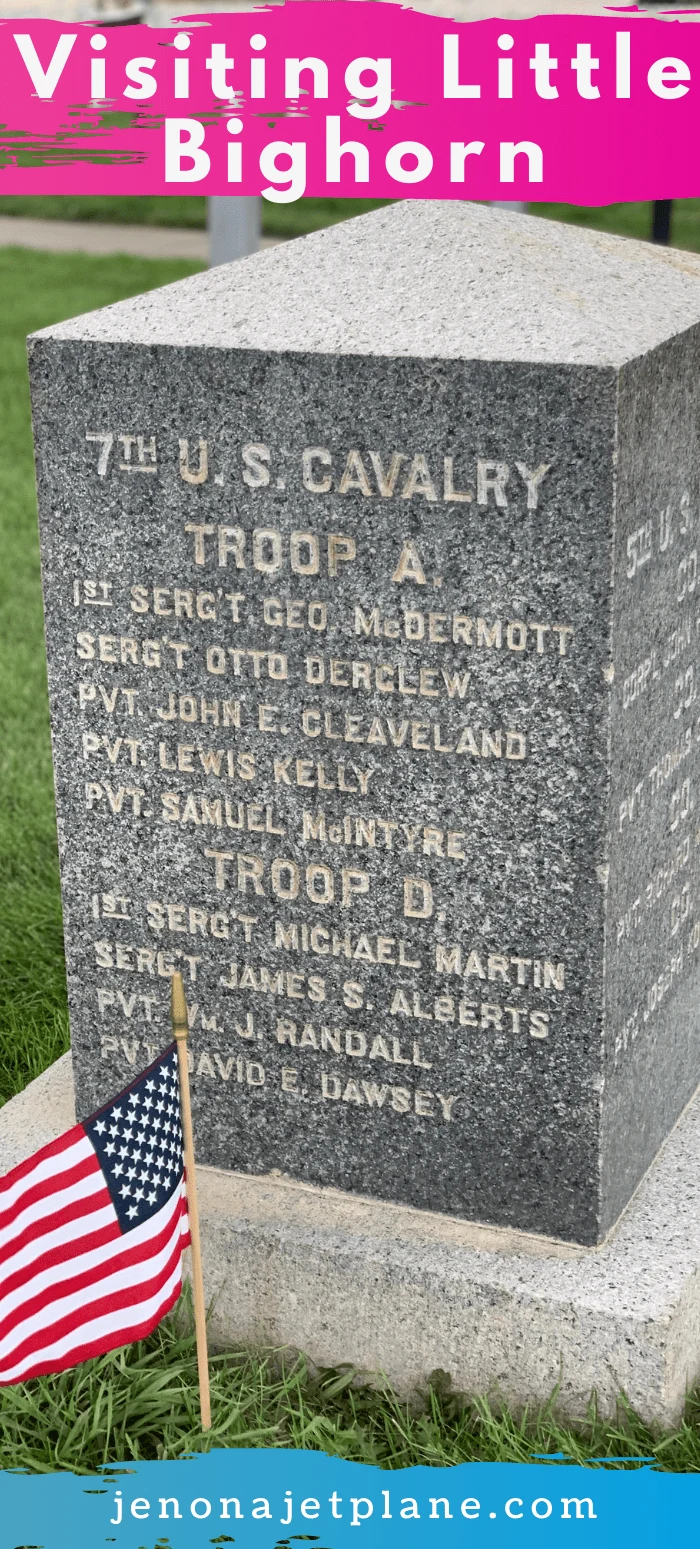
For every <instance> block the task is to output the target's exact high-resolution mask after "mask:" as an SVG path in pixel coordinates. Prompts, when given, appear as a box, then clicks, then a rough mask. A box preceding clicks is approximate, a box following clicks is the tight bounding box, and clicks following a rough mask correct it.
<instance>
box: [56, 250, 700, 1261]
mask: <svg viewBox="0 0 700 1549" xmlns="http://www.w3.org/2000/svg"><path fill="white" fill-rule="evenodd" d="M528 224H529V223H528ZM266 261H267V260H266V259H262V260H255V261H254V262H255V263H256V264H257V265H264V264H265V263H266ZM258 273H259V275H260V276H261V277H264V273H265V270H264V268H263V267H259V269H258ZM211 283H212V276H208V277H206V278H204V277H202V279H201V280H199V279H198V280H197V281H195V282H188V284H189V285H190V286H192V285H201V286H203V287H206V286H207V285H211ZM217 283H221V279H220V278H219V281H218V282H217ZM181 290H182V287H174V288H173V289H172V290H171V292H170V295H171V296H172V297H173V304H175V311H177V306H176V292H177V291H181ZM156 304H158V298H156ZM160 304H161V305H162V306H164V307H165V306H166V301H163V302H161V303H160ZM125 306H126V307H127V308H128V306H129V304H128V303H127V304H125ZM113 310H114V313H115V315H116V314H118V313H119V312H121V311H122V310H123V309H122V308H117V309H113ZM698 311H699V315H700V308H699V309H698ZM89 324H90V320H87V322H86V325H84V327H85V336H84V337H81V335H80V327H81V325H80V323H76V324H72V325H66V327H65V328H64V329H63V330H62V329H60V328H59V329H57V330H52V331H50V332H49V333H48V334H47V335H45V336H44V337H37V338H36V340H35V341H34V343H33V345H32V379H33V394H34V407H35V423H36V440H37V459H38V475H39V493H40V508H41V519H42V548H43V563H44V579H45V596H46V620H47V641H48V653H49V671H50V682H51V693H52V720H53V733H54V756H55V767H56V786H57V803H58V814H59V837H60V845H61V864H62V876H63V888H64V907H65V923H66V946H67V954H68V973H69V990H70V1001H71V1026H72V1039H73V1049H74V1058H75V1067H76V1077H77V1091H78V1107H79V1111H81V1112H87V1111H89V1110H90V1109H93V1108H94V1107H95V1106H97V1104H98V1103H99V1102H101V1101H103V1100H104V1099H105V1098H106V1097H108V1096H109V1093H110V1092H111V1091H112V1090H113V1089H114V1088H115V1087H118V1086H119V1085H120V1084H121V1083H123V1080H124V1078H125V1075H126V1074H127V1073H128V1071H129V1069H130V1068H131V1069H137V1068H138V1067H139V1066H140V1065H141V1064H143V1063H144V1062H146V1061H147V1060H148V1059H150V1058H152V1057H153V1054H154V1052H157V1050H158V1049H159V1048H160V1047H162V1045H163V1042H164V1040H165V1039H166V1037H167V1034H168V1005H169V984H168V978H169V975H170V974H171V973H172V971H173V970H174V969H175V968H178V969H180V970H181V971H182V972H183V975H184V979H185V987H186V993H187V996H188V1002H189V1006H190V1013H191V1023H192V1059H193V1078H194V1101H195V1122H196V1133H197V1147H198V1158H199V1160H200V1161H202V1162H204V1163H209V1164H212V1165H217V1166H222V1167H227V1168H237V1169H241V1170H244V1171H248V1172H258V1173H265V1172H270V1171H271V1170H278V1171H280V1172H282V1173H283V1174H288V1175H290V1176H292V1177H294V1178H299V1179H303V1180H305V1181H308V1182H310V1183H316V1184H325V1185H331V1186H334V1187H337V1188H341V1189H345V1190H351V1191H355V1192H358V1193H361V1194H364V1195H374V1196H377V1197H380V1198H383V1199H392V1200H397V1201H402V1202H407V1203H409V1204H412V1205H414V1206H417V1207H419V1208H421V1209H432V1210H439V1211H444V1212H449V1213H452V1214H455V1215H459V1216H463V1217H466V1218H471V1219H477V1220H484V1221H490V1222H495V1223H499V1224H503V1225H510V1226H515V1227H520V1228H523V1229H528V1230H535V1231H540V1232H545V1233H548V1234H550V1235H555V1236H560V1237H565V1238H573V1239H575V1240H578V1241H582V1242H593V1241H596V1240H598V1238H599V1237H600V1235H601V1234H602V1232H603V1231H604V1230H605V1229H607V1226H608V1225H609V1224H610V1223H611V1221H612V1220H613V1219H614V1218H615V1217H616V1215H617V1214H618V1213H619V1210H620V1208H622V1206H623V1205H624V1203H626V1200H627V1198H628V1197H629V1194H630V1193H631V1192H632V1189H633V1188H634V1186H635V1184H636V1182H637V1181H638V1178H639V1176H640V1174H641V1172H642V1171H643V1170H644V1168H645V1167H646V1166H647V1165H648V1164H649V1162H650V1161H651V1159H652V1157H653V1155H654V1153H655V1151H656V1149H657V1148H658V1145H659V1144H660V1141H661V1140H662V1139H663V1137H664V1135H665V1134H666V1133H667V1131H668V1128H669V1127H670V1125H671V1124H672V1123H673V1120H674V1119H675V1117H676V1115H677V1113H678V1112H679V1110H680V1108H681V1107H682V1106H683V1103H684V1102H685V1100H687V1098H688V1097H689V1096H690V1095H691V1092H692V1090H693V1088H694V1086H695V1084H696V1082H697V1079H698V1061H697V1052H696V1038H695V1025H696V1024H695V1023H694V1022H693V1017H692V1013H691V1012H690V1010H688V1011H687V1012H686V1013H685V1020H684V1023H683V1032H682V1035H678V1034H677V1032H674V1031H673V1029H674V1028H676V1025H677V1024H676V1022H674V1020H673V1016H671V1017H670V1018H669V1007H671V1006H673V1002H674V996H675V997H676V1006H677V1005H678V999H677V997H678V995H680V996H681V999H682V1000H683V999H684V998H685V999H688V1000H689V998H690V995H691V994H692V990H693V986H694V985H695V977H694V961H695V960H694V957H693V951H694V948H693V947H692V941H693V940H694V937H693V928H694V927H693V886H692V884H693V876H694V873H695V869H696V863H695V833H694V821H693V818H692V816H691V813H692V811H693V801H694V796H693V791H694V785H693V778H694V775H695V773H696V769H697V755H696V734H695V729H694V727H695V721H694V713H693V708H692V706H693V703H694V676H693V674H694V666H693V663H694V656H695V621H694V601H693V598H694V591H695V559H694V557H693V556H694V555H695V548H694V544H695V541H696V540H695V534H696V518H695V503H696V500H697V487H696V476H695V469H694V465H693V462H692V459H693V457H694V456H695V451H694V446H692V445H691V446H690V448H689V449H688V445H687V442H688V436H689V435H690V433H691V427H692V423H693V405H692V394H693V392H694V391H695V389H694V388H693V386H692V381H693V377H692V372H691V370H690V365H691V358H690V355H689V354H688V352H687V351H686V353H685V355H684V354H683V351H682V350H681V352H680V355H679V358H678V360H676V362H675V366H674V370H673V373H672V374H671V375H672V380H673V381H675V382H678V381H679V380H681V379H682V378H683V371H684V370H685V374H686V377H687V381H685V380H684V382H683V387H682V390H681V389H679V388H678V387H676V389H675V391H676V400H677V401H676V404H675V407H676V411H677V432H676V431H672V427H671V426H670V425H669V423H668V422H666V423H665V424H663V425H659V423H658V421H659V413H658V405H659V401H660V399H659V393H660V392H661V393H662V394H663V391H664V390H665V389H664V384H663V382H662V383H661V386H659V382H658V380H657V376H655V374H654V369H652V370H651V371H650V373H648V380H646V379H645V382H644V384H642V389H643V390H642V389H640V387H639V385H638V384H637V385H635V384H634V383H633V384H632V386H631V387H630V388H629V389H627V388H626V386H625V383H626V381H627V379H626V378H625V377H624V373H623V374H622V375H620V373H618V372H616V371H615V370H613V369H612V368H611V367H609V366H605V365H604V364H603V365H601V364H598V365H596V366H591V365H587V364H585V363H584V364H576V363H567V362H566V361H564V362H563V363H561V364H556V363H551V362H547V363H545V362H537V361H531V362H528V361H524V360H517V361H515V362H498V361H493V360H484V359H468V358H460V359H445V358H442V359H441V358H435V357H434V356H433V357H431V358H425V357H423V356H421V355H420V353H419V352H416V353H415V354H414V355H412V356H407V357H406V358H400V357H394V358H392V357H391V356H388V355H387V354H386V353H384V354H380V355H376V356H373V355H372V354H371V353H369V352H366V351H365V352H357V353H354V352H353V351H352V350H350V349H347V348H345V349H343V350H340V351H338V353H333V352H331V351H330V350H328V351H325V352H321V351H314V352H309V353H304V352H303V351H301V350H285V349H283V348H280V349H279V350H277V351H275V350H273V349H270V348H260V349H254V348H235V347H224V346H221V345H220V346H218V347H207V348H204V347H198V346H197V345H196V343H192V342H189V341H188V342H187V343H186V344H178V343H175V344H174V345H172V346H168V345H167V344H164V343H161V342H158V340H156V342H153V341H152V339H151V337H150V336H149V335H148V334H147V335H146V338H145V340H144V342H143V343H142V344H141V343H139V342H138V341H134V342H120V339H119V334H118V329H117V331H116V332H115V333H114V336H113V339H112V340H111V341H110V340H107V342H105V340H104V338H102V337H100V336H99V333H98V336H93V337H91V335H90V327H89ZM71 329H72V330H73V333H72V335H71V332H70V330H71ZM426 353H427V352H426ZM684 363H685V364H684ZM679 373H680V376H679ZM657 375H658V373H657ZM625 392H627V394H628V396H627V398H626V397H625ZM630 395H631V396H630ZM645 395H646V396H645ZM640 403H641V404H642V410H640V409H639V405H640ZM630 404H633V405H634V408H630V407H629V405H630ZM625 405H627V406H628V407H627V408H626V407H625ZM68 406H69V407H68ZM625 413H627V415H628V418H629V420H630V429H629V437H628V442H625V445H623V446H621V445H620V427H621V425H622V424H623V423H624V416H625ZM645 415H646V418H645V417H644V416H645ZM635 416H636V417H635ZM693 433H694V432H693ZM674 435H675V440H674V439H673V436H674ZM635 437H636V441H635ZM684 444H685V446H686V450H685V451H681V448H682V447H683V446H684ZM628 448H629V449H628ZM626 458H627V461H625V459H626ZM659 459H661V472H662V478H661V484H662V485H663V488H662V489H661V487H660V485H659ZM616 481H617V483H616ZM655 481H656V482H655ZM647 555H648V556H649V557H648V558H647ZM679 566H680V567H681V568H680V569H679ZM630 567H631V568H630ZM683 567H685V568H683ZM679 577H680V578H681V580H679ZM683 578H684V579H685V591H684V592H683V596H682V597H681V598H680V599H679V598H678V595H677V594H678V591H679V587H680V586H681V582H682V580H683ZM613 581H614V585H613ZM613 601H614V605H613ZM650 632H651V633H650ZM674 642H675V645H674ZM681 656H682V660H681ZM648 657H649V658H651V666H650V667H649V671H648V672H647V670H646V666H645V663H646V661H647V658H648ZM655 674H656V676H655ZM645 696H646V697H645ZM686 742H687V751H686V752H682V753H681V754H680V755H679V756H678V759H676V755H675V753H673V747H675V746H676V743H678V745H679V747H681V749H684V748H685V747H686ZM667 744H668V747H667ZM667 754H668V757H666V755H667ZM666 764H668V766H669V769H668V776H666V774H665V773H664V770H665V768H666ZM681 764H682V767H681ZM647 766H648V767H647ZM652 766H654V767H655V768H657V769H659V770H661V773H660V774H659V775H658V780H657V781H656V783H654V781H653V780H652V786H651V787H650V786H649V779H650V778H651V777H650V776H649V769H650V768H651V767H652ZM657 786H658V789H657ZM640 787H641V795H640ZM635 791H636V794H635ZM686 852H687V853H686ZM647 873H648V875H647ZM667 876H668V886H666V883H665V881H664V879H665V878H666V877H667ZM655 878H661V880H660V881H658V883H657V882H655V880H654V879H655ZM648 887H650V888H651V894H650V895H648V893H647V890H648ZM635 899H636V900H637V902H636V903H635V902H634V900H635ZM628 915H629V921H628ZM669 963H670V964H671V965H672V966H671V967H670V968H669V967H668V964H669ZM673 963H675V964H676V966H675V968H674V967H673ZM667 980H668V984H667V982H666V981H667ZM650 997H651V999H650ZM651 1000H653V1007H651V1009H650V1006H651ZM662 1002H663V1004H662ZM670 1046H672V1051H673V1052H672V1061H673V1069H672V1071H670V1070H669V1047H670ZM606 1104H607V1105H608V1106H607V1107H606Z"/></svg>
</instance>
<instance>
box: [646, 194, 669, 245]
mask: <svg viewBox="0 0 700 1549" xmlns="http://www.w3.org/2000/svg"><path fill="white" fill-rule="evenodd" d="M672 209H673V200H672V199H655V200H654V204H653V216H652V222H651V240H652V242H661V243H662V244H663V245H664V246H665V247H668V244H669V242H670V241H671V211H672Z"/></svg>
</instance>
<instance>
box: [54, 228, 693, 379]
mask: <svg viewBox="0 0 700 1549" xmlns="http://www.w3.org/2000/svg"><path fill="white" fill-rule="evenodd" d="M698 321H700V255H696V254H693V253H686V252H681V251H680V250H678V249H673V248H659V247H655V246H654V245H652V244H651V243H646V242H635V241H632V240H630V239H628V238H624V237H614V236H609V235H607V234H605V233H603V232H598V231H590V230H586V229H583V228H582V227H580V226H568V225H563V224H561V223H560V222H555V221H550V220H544V219H542V218H540V217H534V216H527V215H519V214H512V213H509V212H505V211H502V210H494V209H491V208H489V207H488V206H485V205H479V204H473V203H470V202H466V201H433V202H429V201H422V200H420V201H405V202H403V203H400V204H395V205H393V206H389V207H387V208H384V209H381V210H378V211H375V212H374V213H372V214H371V215H365V216H360V217H356V218H355V219H353V220H351V221H347V222H344V223H342V224H340V225H336V226H332V227H328V228H326V229H325V230H324V231H320V232H316V233H315V234H314V235H312V236H309V237H305V238H301V239H297V240H295V241H293V242H287V243H284V244H281V245H280V246H278V247H276V248H273V249H269V250H268V251H267V252H264V253H258V254H256V255H255V256H254V257H251V258H244V259H239V260H238V262H237V263H235V264H225V265H222V266H221V267H218V268H215V269H211V270H209V271H208V272H205V273H203V274H197V275H194V276H192V277H191V278H190V279H186V280H180V281H178V282H177V283H176V284H174V285H168V286H165V287H164V288H162V289H160V290H156V291H151V292H150V293H148V294H146V295H142V296H137V297H135V298H133V299H132V300H129V301H121V302H118V303H117V304H116V305H114V306H111V307H105V308H102V309H101V310H100V311H99V312H91V313H87V314H86V315H84V316H83V317H78V318H73V319H71V320H70V321H68V322H65V323H60V324H59V325H58V326H56V327H52V328H46V329H43V330H42V331H41V333H40V334H37V335H34V336H33V337H34V338H50V339H55V340H77V339H80V340H85V341H89V340H90V341H94V342H105V343H115V344H121V343H124V344H142V345H146V346H148V345H166V346H167V345H171V346H174V347H197V346H199V347H204V348H217V347H219V348H221V349H231V350H260V351H266V352H270V351H272V352H280V353H286V352H303V353H320V354H324V355H328V354H331V355H364V356H367V355H370V356H371V355H375V356H385V357H386V356H399V357H400V356H404V357H405V356H421V357H423V358H424V359H426V358H427V359H430V358H437V359H453V360H454V359H458V360H459V359H464V360H491V361H493V360H504V361H531V362H543V363H548V364H563V365H567V364H570V365H591V366H598V367H606V366H608V367H617V366H620V365H622V364H623V363H624V362H625V361H627V360H631V359H634V358H635V357H636V356H638V355H642V354H644V353H645V352H646V351H648V350H649V349H653V348H654V347H655V346H656V345H658V344H660V343H661V342H662V341H663V340H664V339H667V338H669V337H671V336H672V335H674V334H677V333H680V332H683V331H684V330H685V329H687V328H689V327H691V326H692V325H693V324H694V323H696V322H698Z"/></svg>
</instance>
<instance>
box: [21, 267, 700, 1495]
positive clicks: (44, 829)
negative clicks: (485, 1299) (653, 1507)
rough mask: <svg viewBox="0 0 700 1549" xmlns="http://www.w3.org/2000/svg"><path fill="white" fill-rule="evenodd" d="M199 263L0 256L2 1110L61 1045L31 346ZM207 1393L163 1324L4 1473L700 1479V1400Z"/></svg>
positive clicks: (120, 1356) (244, 1362)
mask: <svg viewBox="0 0 700 1549" xmlns="http://www.w3.org/2000/svg"><path fill="white" fill-rule="evenodd" d="M197 267H198V266H197V265H194V264H187V263H184V262H183V263H178V262H174V261H168V262H165V261H163V262H156V261H152V260H146V259H144V260H140V259H135V258H118V257H110V258H93V257H87V256H85V257H83V256H76V255H73V254H65V255H64V254H58V255H57V254H48V253H33V252H32V253H30V252H26V251H22V250H19V249H8V248H5V249H0V337H1V338H2V342H3V348H2V351H1V352H0V532H1V536H2V549H1V552H2V565H1V566H0V876H1V877H2V908H1V909H0V984H1V985H2V995H1V996H0V1102H2V1101H5V1100H6V1099H7V1098H9V1097H11V1096H12V1095H13V1093H14V1092H17V1091H19V1090H21V1088H22V1087H23V1086H25V1085H26V1083H27V1082H28V1081H29V1080H30V1079H31V1078H32V1076H34V1075H36V1074H38V1073H39V1071H40V1070H42V1069H43V1068H44V1067H45V1066H46V1065H48V1064H49V1063H50V1062H51V1061H52V1060H54V1059H55V1058H56V1057H57V1056H58V1055H59V1054H60V1053H61V1052H62V1051H63V1050H64V1049H65V1048H66V1047H67V1041H68V1026H67V1016H66V1001H65V982H64V973H63V958H62V936H61V910H60V898H59V883H58V862H57V854H56V832H55V821H54V807H53V789H52V780H51V757H50V746H49V717H48V706H47V698H46V678H45V667H44V643H43V630H42V615H41V594H40V580H39V551H38V541H37V533H36V513H35V496H34V477H33V463H32V447H31V433H30V423H29V398H28V389H27V375H26V359H25V336H26V334H27V333H29V332H31V331H32V330H33V329H36V328H40V327H42V326H44V325H45V324H48V323H51V322H56V321H58V320H59V319H60V318H64V317H70V316H72V315H75V314H76V313H78V312H82V311H86V310H88V309H90V308H92V307H99V306H103V305H105V304H107V303H108V302H111V301H116V300H118V299H120V298H122V297H125V296H129V295H132V294H134V293H136V292H139V291H143V290H146V289H148V288H149V287H152V286H155V285H161V284H164V283H165V282H166V281H168V280H173V279H176V278H179V277H180V276H182V275H184V274H189V273H192V272H194V270H195V269H196V268H197ZM185 1313H186V1309H185ZM181 1323H182V1320H180V1327H181ZM212 1390H213V1392H212V1397H213V1419H214V1426H213V1430H212V1431H211V1433H210V1435H209V1437H208V1438H203V1437H202V1434H201V1431H200V1428H199V1422H198V1408H197V1405H198V1400H197V1384H196V1361H195V1352H194V1346H193V1340H192V1337H191V1335H190V1334H187V1333H183V1332H178V1327H177V1326H176V1324H175V1322H174V1321H170V1322H168V1323H167V1324H166V1325H164V1326H163V1327H162V1328H161V1329H160V1330H158V1331H157V1333H156V1334H154V1335H153V1336H152V1338H151V1339H150V1340H148V1341H146V1342H145V1343H143V1344H138V1345H134V1346H131V1347H129V1348H127V1349H125V1350H122V1351H117V1352H115V1353H113V1354H111V1355H108V1356H104V1357H102V1358H101V1359H99V1360H96V1361H89V1362H87V1363H86V1364H85V1365H83V1366H81V1367H78V1368H77V1369H76V1370H75V1371H73V1372H66V1373H63V1374H62V1375H59V1376H52V1377H50V1378H44V1379H38V1380H35V1381H34V1382H31V1383H28V1384H26V1385H20V1386H18V1387H11V1388H4V1389H2V1390H0V1467H14V1468H17V1467H26V1468H29V1469H32V1470H40V1471H41V1470H51V1469H56V1468H67V1469H74V1470H77V1471H79V1472H89V1471H91V1470H94V1469H95V1468H97V1467H98V1466H99V1465H101V1464H103V1463H107V1462H115V1461H119V1460H129V1459H137V1458H157V1457H177V1456H179V1455H181V1454H183V1453H185V1452H187V1451H190V1450H192V1449H199V1448H201V1447H205V1446H209V1445H215V1446H219V1447H222V1446H225V1447H235V1446H266V1447H313V1448H319V1449H321V1450H323V1451H325V1452H329V1453H333V1454H335V1455H337V1456H340V1457H345V1458H351V1459H355V1460H357V1461H362V1462H368V1463H375V1464H379V1465H382V1466H384V1467H387V1468H399V1467H404V1466H408V1465H410V1464H414V1463H426V1464H448V1463H457V1462H462V1461H465V1460H469V1459H487V1460H492V1461H498V1460H501V1461H506V1460H510V1461H523V1460H527V1459H529V1458H530V1457H531V1456H532V1454H533V1453H543V1452H564V1453H566V1454H568V1455H569V1456H570V1457H571V1458H572V1460H573V1461H575V1462H583V1461H586V1460H587V1459H589V1458H591V1457H596V1458H600V1457H609V1458H615V1457H616V1456H626V1455H629V1454H630V1453H635V1454H644V1455H647V1454H651V1453H654V1454H655V1456H656V1457H657V1459H658V1462H659V1465H660V1466H661V1467H663V1468H667V1469H672V1470H675V1471H693V1472H696V1471H698V1470H700V1399H693V1400H691V1402H690V1403H689V1406H688V1410H687V1414H686V1418H685V1421H684V1423H683V1425H682V1426H681V1427H680V1428H679V1430H678V1431H677V1432H676V1433H675V1434H674V1435H672V1436H667V1437H664V1438H662V1439H658V1438H657V1439H656V1440H655V1439H654V1437H653V1436H652V1435H651V1434H650V1432H649V1431H648V1429H647V1428H646V1427H645V1426H643V1425H642V1424H641V1423H640V1422H639V1421H638V1420H636V1419H635V1417H634V1415H633V1414H631V1413H630V1412H629V1411H628V1410H627V1409H626V1408H625V1406H624V1404H623V1405H621V1407H620V1413H619V1417H618V1420H617V1422H616V1423H614V1424H610V1423H609V1422H606V1423H604V1422H602V1421H600V1420H599V1419H598V1418H597V1416H596V1413H595V1409H594V1408H593V1407H592V1408H591V1412H590V1415H589V1418H588V1420H587V1422H586V1424H585V1425H581V1426H578V1427H577V1428H575V1429H570V1428H567V1427H562V1426H559V1425H557V1423H556V1421H555V1419H554V1418H553V1409H552V1407H551V1406H545V1407H544V1408H543V1409H542V1410H541V1411H539V1412H538V1413H531V1414H526V1415H524V1416H519V1417H516V1416H515V1415H513V1414H511V1413H510V1412H509V1411H508V1410H507V1408H506V1409H497V1408H494V1407H491V1405H490V1404H489V1403H488V1402H487V1401H486V1400H485V1399H484V1400H479V1401H476V1402H468V1401H466V1400H464V1399H461V1398H460V1397H459V1396H457V1395H454V1394H452V1393H451V1391H450V1388H449V1383H447V1382H446V1381H445V1379H444V1377H440V1376H437V1377H436V1378H435V1379H434V1381H433V1384H432V1387H431V1388H430V1390H429V1391H428V1392H426V1393H424V1394H423V1395H422V1396H420V1395H419V1396H417V1398H416V1400H415V1402H412V1403H411V1404H410V1405H407V1404H405V1403H402V1402H401V1401H399V1400H398V1399H397V1398H396V1397H395V1396H394V1395H393V1394H392V1393H391V1392H390V1391H389V1390H388V1389H387V1388H386V1387H384V1388H382V1387H381V1386H379V1387H378V1386H377V1384H376V1382H375V1383H373V1384H368V1383H367V1382H366V1381H365V1382H362V1381H360V1382H358V1379H357V1378H356V1376H355V1374H353V1372H352V1371H351V1370H350V1369H349V1368H348V1369H338V1370H334V1371H326V1372H320V1373H319V1372H313V1371H311V1370H310V1369H309V1368H308V1367H307V1365H306V1363H305V1362H304V1361H303V1359H301V1358H300V1359H299V1360H298V1361H296V1362H295V1363H293V1364H289V1363H287V1366H286V1368H284V1369H282V1367H281V1362H280V1359H279V1356H277V1357H275V1356H274V1354H269V1355H265V1354H259V1355H247V1354H241V1353H236V1352H229V1353H227V1354H223V1355H216V1356H215V1357H214V1360H213V1363H212ZM619 1466H625V1465H623V1464H621V1465H619Z"/></svg>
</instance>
